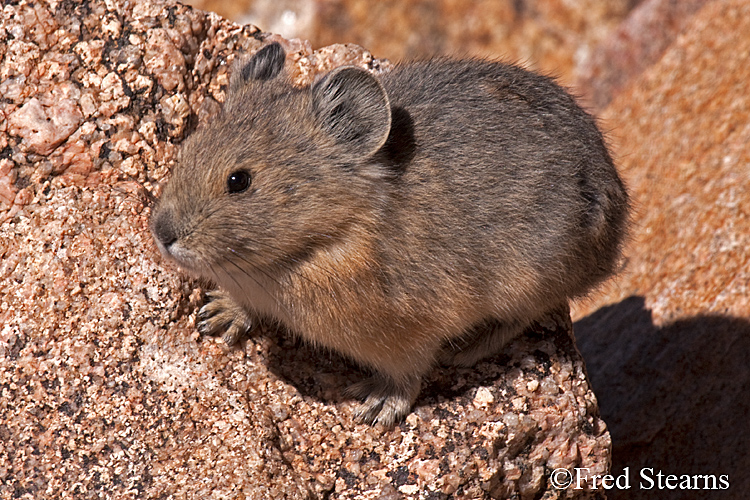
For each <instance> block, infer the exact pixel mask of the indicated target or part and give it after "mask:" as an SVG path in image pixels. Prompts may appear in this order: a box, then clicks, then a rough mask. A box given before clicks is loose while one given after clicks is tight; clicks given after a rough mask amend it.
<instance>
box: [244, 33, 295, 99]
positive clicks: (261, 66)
mask: <svg viewBox="0 0 750 500" xmlns="http://www.w3.org/2000/svg"><path fill="white" fill-rule="evenodd" d="M285 62H286V52H285V51H284V48H283V47H282V46H281V44H279V43H278V42H274V43H272V44H269V45H266V46H265V47H263V48H262V49H260V50H259V51H258V52H256V53H255V54H254V55H253V56H252V57H251V58H250V59H249V60H246V61H240V62H239V64H238V66H237V67H236V68H235V69H234V71H233V73H232V88H235V89H236V88H237V87H239V86H242V85H244V84H245V83H247V82H249V81H251V80H254V81H260V82H264V81H266V80H271V79H273V78H276V77H277V76H278V75H279V73H281V71H282V70H283V69H284V63H285Z"/></svg>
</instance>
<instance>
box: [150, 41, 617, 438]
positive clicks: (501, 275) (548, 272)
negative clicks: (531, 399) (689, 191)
mask: <svg viewBox="0 0 750 500" xmlns="http://www.w3.org/2000/svg"><path fill="white" fill-rule="evenodd" d="M285 60H286V54H285V52H284V50H283V48H282V47H281V45H279V44H278V43H273V44H270V45H267V46H265V47H264V48H262V49H261V50H260V51H258V52H257V53H256V54H255V55H254V56H252V57H251V58H249V59H245V60H244V61H242V62H241V63H239V64H238V65H236V66H235V67H234V70H233V74H232V76H231V79H230V85H229V89H228V93H227V98H226V101H225V103H224V105H223V108H222V111H221V113H220V114H219V115H218V117H216V118H215V119H214V120H213V121H212V122H211V123H209V124H206V125H205V126H204V127H202V128H199V129H198V130H197V131H196V132H194V133H193V134H192V135H190V136H189V137H188V138H187V139H186V141H185V142H184V144H183V146H182V148H181V151H180V154H179V157H178V162H177V165H176V167H175V168H174V171H173V172H172V177H171V179H170V181H169V182H168V183H167V185H166V186H165V188H164V190H163V193H162V195H161V198H160V200H159V201H158V203H157V205H156V206H155V207H154V210H153V212H152V216H151V229H152V232H153V235H154V237H155V240H156V243H157V245H158V247H159V249H160V251H161V252H162V253H163V254H164V255H165V256H166V257H168V258H171V259H173V260H175V261H176V262H177V263H178V264H179V265H180V266H181V267H182V268H184V269H185V270H186V271H188V272H189V273H192V274H195V275H198V276H202V277H204V278H207V279H208V280H210V281H212V282H213V283H215V284H216V285H218V287H220V290H218V291H215V292H212V293H211V294H209V298H210V301H209V302H208V303H207V304H205V305H204V306H203V308H202V309H201V310H200V312H199V318H200V323H199V330H200V331H201V332H202V333H205V334H217V333H220V332H224V335H223V338H224V340H225V341H226V342H227V344H230V345H231V344H233V343H235V342H237V341H238V339H239V338H240V337H241V336H242V335H243V334H245V332H247V331H248V330H249V329H251V328H252V327H253V325H255V324H256V322H257V321H258V320H260V319H264V318H265V319H266V320H272V321H275V322H277V323H279V324H281V325H283V326H284V327H286V328H287V329H288V330H290V331H291V332H294V333H296V334H297V335H299V336H301V337H302V338H304V339H306V340H307V341H309V342H311V343H312V344H315V345H319V346H323V347H325V348H328V349H332V350H333V351H336V352H338V353H341V354H343V355H345V356H348V357H349V358H351V359H353V360H354V361H356V362H357V363H359V364H360V365H363V366H364V367H367V368H369V369H371V370H372V373H373V375H372V377H371V378H369V379H366V380H364V381H362V382H360V383H358V384H356V385H354V386H353V387H352V388H350V391H349V392H350V394H351V395H352V396H355V397H358V398H359V399H361V400H363V402H362V403H361V405H360V406H359V409H358V410H357V417H358V419H359V420H361V421H364V422H368V423H375V422H380V423H382V424H384V425H386V426H389V425H393V423H394V422H396V421H398V420H399V419H401V418H403V417H404V416H405V415H406V414H408V413H409V411H410V410H411V407H412V405H413V403H414V401H415V400H416V398H417V395H418V394H419V392H420V389H421V380H422V377H423V376H424V375H425V374H426V373H427V372H428V371H429V370H430V369H431V368H433V367H434V366H435V365H436V363H437V362H438V361H445V360H448V361H451V362H453V363H455V364H459V365H465V366H470V365H472V364H474V363H475V362H477V361H478V360H479V359H481V358H483V357H485V356H489V355H492V354H494V353H496V352H498V351H499V350H500V349H501V348H502V347H503V346H504V345H505V344H506V343H507V342H508V341H509V340H511V339H513V338H514V337H516V336H517V335H519V334H520V333H521V332H522V331H523V330H524V329H525V327H527V326H528V325H529V324H530V323H531V322H532V321H534V320H535V319H539V318H542V317H543V316H544V315H545V314H547V313H549V312H550V311H551V310H553V309H555V308H557V307H560V306H561V305H563V304H567V303H568V301H569V300H570V299H572V298H575V297H579V296H582V295H584V294H586V293H587V292H589V291H590V290H591V289H592V288H593V287H595V286H597V285H598V284H600V283H601V282H602V281H603V280H605V279H606V278H608V277H609V276H610V275H612V274H613V272H614V270H615V269H616V267H617V266H618V265H619V260H620V254H621V247H622V244H623V239H624V236H625V234H626V230H627V221H628V212H629V201H628V195H627V192H626V189H625V188H624V185H623V182H622V181H621V179H620V177H619V176H618V173H617V170H616V169H615V167H614V165H613V162H612V159H611V157H610V155H609V153H608V151H607V147H606V146H605V143H604V140H603V137H602V134H601V133H600V131H599V130H598V128H597V126H596V124H595V120H594V119H593V118H592V117H591V116H590V115H589V114H587V113H586V112H585V111H584V110H582V109H581V108H580V107H579V106H578V105H577V104H576V102H575V101H574V99H573V98H572V97H571V96H570V95H569V94H568V93H566V92H565V91H564V90H563V89H562V88H561V87H560V86H558V85H557V84H556V83H555V82H554V81H553V80H552V79H550V78H547V77H544V76H540V75H538V74H535V73H532V72H529V71H527V70H524V69H522V68H519V67H516V66H513V65H509V64H502V63H498V62H490V61H484V60H451V59H435V60H429V61H424V62H412V63H403V64H398V65H396V66H395V67H394V69H393V70H392V71H390V72H387V73H385V74H380V75H373V74H371V73H369V72H368V71H366V70H364V69H360V68H357V67H351V66H347V67H339V68H337V69H334V70H333V71H331V72H330V73H328V74H326V75H325V76H323V77H322V78H319V79H318V80H317V81H316V82H314V83H313V84H312V85H311V86H309V87H306V88H297V87H295V86H293V85H292V83H291V79H290V77H289V75H288V74H287V72H286V71H285Z"/></svg>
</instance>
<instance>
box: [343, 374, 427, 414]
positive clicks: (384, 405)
mask: <svg viewBox="0 0 750 500" xmlns="http://www.w3.org/2000/svg"><path fill="white" fill-rule="evenodd" d="M421 385H422V383H421V380H420V379H419V378H414V379H413V380H410V381H408V382H405V383H398V384H397V383H395V382H393V381H391V380H389V379H387V378H385V377H383V376H380V375H375V376H372V377H370V378H368V379H366V380H363V381H361V382H357V383H356V384H354V385H352V386H350V387H348V388H347V389H346V391H345V394H346V395H347V396H351V397H354V398H357V399H360V400H363V401H362V403H361V404H360V406H359V408H357V410H356V412H355V418H356V420H357V421H358V422H360V423H365V424H371V425H372V424H383V425H384V426H385V427H393V425H394V424H396V423H397V422H398V421H400V420H402V419H403V418H404V417H405V416H406V415H408V414H409V412H410V411H411V407H412V405H413V404H414V401H415V400H416V399H417V395H418V394H419V391H420V389H421Z"/></svg>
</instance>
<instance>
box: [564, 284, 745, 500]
mask: <svg viewBox="0 0 750 500" xmlns="http://www.w3.org/2000/svg"><path fill="white" fill-rule="evenodd" d="M574 331H575V333H576V336H577V338H578V346H579V349H580V351H581V353H582V354H583V357H584V359H585V361H586V365H587V369H588V373H589V377H590V379H591V384H592V386H593V388H594V391H595V393H596V395H597V398H598V400H599V407H600V410H601V414H602V418H603V419H604V421H605V422H607V425H608V426H609V428H610V432H611V435H612V443H613V453H612V456H613V461H614V463H613V465H612V471H613V473H614V474H615V475H618V474H622V472H623V470H624V468H625V467H629V477H630V490H628V491H611V492H609V498H610V499H618V498H628V499H632V498H707V496H706V494H707V493H708V492H706V491H696V490H692V491H686V490H680V489H679V488H678V489H676V490H675V491H672V492H670V491H669V490H661V491H659V490H658V478H657V473H658V472H659V471H661V472H662V473H663V474H664V475H667V474H674V475H677V476H680V475H691V476H692V475H698V474H703V475H707V474H713V475H715V476H716V477H717V478H718V477H719V476H720V475H722V474H723V475H727V476H728V481H729V485H730V487H729V490H725V491H717V492H716V495H720V497H721V498H730V497H731V498H745V496H744V495H745V494H746V493H745V492H746V491H747V488H748V487H750V479H749V478H750V474H748V470H750V454H748V449H750V425H749V424H748V415H750V322H748V321H746V320H744V319H739V318H733V317H725V316H718V315H706V316H695V317H692V318H688V319H681V320H678V321H676V322H674V323H671V324H669V325H665V326H662V327H658V326H656V325H654V323H653V321H652V317H651V312H650V311H649V310H647V309H646V308H645V303H644V299H643V298H642V297H630V298H627V299H625V300H623V301H622V302H620V303H619V304H615V305H612V306H609V307H605V308H602V309H600V310H599V311H597V312H596V313H594V314H592V315H590V316H588V317H586V318H584V319H582V320H580V321H578V322H577V323H575V325H574ZM644 468H650V469H653V473H651V472H649V471H645V474H646V475H648V476H650V477H652V478H653V480H654V486H653V488H652V489H650V490H646V489H642V486H650V484H649V481H646V480H643V479H642V478H641V476H640V474H641V470H642V469H644ZM709 482H710V481H709ZM691 483H693V484H692V485H693V486H695V485H696V484H697V485H698V486H700V487H703V483H704V481H703V480H702V479H699V480H698V481H697V482H696V481H695V480H692V481H691ZM673 485H674V481H673ZM677 485H678V487H679V481H678V482H677ZM709 486H710V485H709ZM717 486H720V485H717ZM708 495H709V497H711V496H710V493H708ZM717 498H719V497H717Z"/></svg>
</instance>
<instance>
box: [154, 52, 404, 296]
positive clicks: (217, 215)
mask: <svg viewBox="0 0 750 500" xmlns="http://www.w3.org/2000/svg"><path fill="white" fill-rule="evenodd" d="M285 60H286V54H285V52H284V50H283V48H282V47H281V45H279V44H278V43H273V44H271V45H268V46H266V47H264V48H263V49H262V50H260V51H259V52H257V53H256V54H255V55H254V56H253V57H251V58H250V59H247V60H244V61H241V62H240V63H239V64H237V65H235V67H234V69H233V74H232V78H231V81H230V88H229V92H228V94H227V100H226V102H225V104H224V107H223V109H222V111H221V113H220V114H219V115H218V116H217V117H216V118H215V119H213V120H212V121H211V122H210V123H207V124H204V126H202V127H201V128H199V129H198V130H197V131H196V132H195V133H193V134H192V135H191V136H190V137H189V138H188V139H187V140H186V141H185V143H184V145H183V146H182V148H181V151H180V154H179V157H178V162H177V166H176V167H175V169H174V171H173V172H172V177H171V179H170V181H169V183H168V184H167V186H166V187H165V189H164V192H163V194H162V196H161V199H160V200H159V202H158V204H157V206H156V207H155V209H154V210H153V213H152V216H151V229H152V232H153V235H154V237H155V240H156V242H157V245H158V246H159V249H160V250H161V252H162V253H163V254H164V255H165V256H167V257H169V258H172V259H174V260H175V261H176V262H177V263H178V264H179V265H180V266H182V267H183V268H185V269H187V270H188V271H191V272H192V273H193V274H197V275H202V276H205V277H207V278H209V279H212V280H214V281H217V278H219V279H218V281H219V282H222V281H226V279H227V277H231V275H232V274H233V273H239V272H246V271H247V270H248V269H252V270H253V271H254V272H267V271H264V269H268V268H270V266H273V265H275V264H276V263H278V262H279V261H284V260H288V259H294V258H297V257H299V256H304V255H305V254H306V253H308V252H310V251H311V250H312V249H314V248H315V246H316V245H322V244H327V242H331V241H335V240H336V239H340V238H347V237H351V235H350V234H348V233H347V230H348V228H350V227H351V226H352V225H353V224H356V223H357V222H358V221H360V220H361V219H363V218H365V219H366V218H367V217H370V216H371V212H372V211H373V210H374V209H375V208H374V207H376V206H377V205H378V198H379V197H380V198H382V192H381V191H382V189H381V188H380V187H379V186H381V185H382V184H383V182H384V180H383V172H382V167H380V166H379V164H378V162H376V161H373V160H372V159H373V157H375V156H376V153H377V152H378V151H379V150H380V149H381V148H382V146H383V145H384V143H385V142H386V140H387V139H388V135H389V131H390V128H391V110H390V105H389V102H388V96H387V95H386V92H385V90H384V89H383V87H382V85H381V84H380V82H379V81H378V80H377V78H375V77H374V76H373V75H371V74H370V73H369V72H367V71H365V70H363V69H360V68H356V67H341V68H338V69H335V70H333V71H332V72H330V73H329V74H327V75H325V76H324V77H323V78H321V79H319V80H318V81H317V82H315V83H314V84H313V85H312V86H310V87H306V88H298V87H295V86H293V85H292V84H291V80H290V78H289V76H288V75H287V73H286V71H285V69H284V63H285ZM217 273H220V274H222V276H218V275H217ZM224 275H226V276H224Z"/></svg>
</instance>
